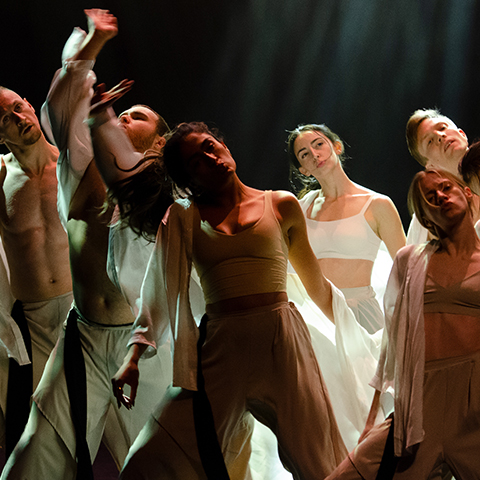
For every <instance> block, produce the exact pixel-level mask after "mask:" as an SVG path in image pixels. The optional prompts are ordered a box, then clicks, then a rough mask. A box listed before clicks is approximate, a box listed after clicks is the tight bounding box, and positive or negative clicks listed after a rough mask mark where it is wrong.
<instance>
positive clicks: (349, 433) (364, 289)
mask: <svg viewBox="0 0 480 480" xmlns="http://www.w3.org/2000/svg"><path fill="white" fill-rule="evenodd" d="M287 146H288V153H289V158H290V173H291V180H292V184H296V185H298V183H297V182H296V180H299V181H300V183H301V185H302V186H303V190H302V191H301V192H300V194H299V196H300V197H301V200H300V204H301V206H302V210H303V212H304V215H305V217H306V224H307V232H308V235H309V240H310V243H311V244H312V247H313V249H314V252H315V255H316V257H317V258H318V262H319V263H320V265H321V266H322V271H324V272H325V274H326V275H327V277H328V278H329V279H330V280H332V282H333V283H334V284H335V285H336V286H337V287H340V288H341V289H342V292H343V293H344V295H345V297H346V301H347V304H348V305H349V306H350V308H351V310H353V312H354V313H355V316H353V315H352V313H351V311H350V309H349V308H344V311H343V315H342V317H341V318H340V317H338V318H337V319H336V322H335V323H336V325H332V323H331V322H330V321H328V319H326V318H325V316H324V315H323V314H322V312H321V311H319V309H318V308H316V307H315V305H314V304H313V302H312V301H311V299H310V298H309V297H308V295H307V293H306V291H305V289H302V287H301V284H300V282H299V281H298V277H297V276H296V275H294V274H290V275H289V277H288V294H289V297H290V298H291V299H292V300H293V301H295V303H296V305H297V306H298V308H299V310H300V312H301V313H302V316H303V317H304V318H305V321H306V323H307V325H308V328H309V330H310V334H311V336H312V343H313V347H314V349H315V353H316V356H317V359H318V362H319V364H320V368H321V370H322V373H323V375H324V378H325V381H326V384H327V387H328V391H329V393H330V397H331V399H332V405H333V408H334V412H335V417H336V419H337V422H338V425H339V428H340V431H341V433H342V437H343V439H344V441H345V444H346V445H347V447H348V448H349V449H352V448H353V447H354V446H355V445H356V444H357V442H358V439H359V437H360V434H361V433H362V431H363V428H364V426H365V422H366V420H367V416H368V412H369V408H370V405H371V402H372V398H373V393H374V391H373V389H372V388H371V387H370V386H369V382H370V380H371V378H372V376H373V375H374V373H375V369H376V365H377V359H378V355H379V353H380V349H379V345H380V338H381V337H380V336H381V332H379V333H378V334H377V335H375V336H374V338H375V337H376V338H377V342H374V341H372V339H370V338H369V337H368V334H367V333H366V332H365V331H364V330H363V328H362V327H360V325H359V324H358V323H360V324H361V325H362V326H363V327H365V328H366V329H367V330H368V331H369V332H370V333H374V332H375V331H377V330H378V329H379V328H381V326H382V325H383V312H382V310H381V308H380V305H379V304H378V302H377V300H376V296H375V291H374V289H373V288H372V286H371V285H370V282H371V276H372V269H373V265H374V260H375V259H376V258H377V255H378V252H379V247H380V244H381V241H382V239H383V240H384V241H385V242H386V243H387V246H388V248H389V251H390V255H392V256H394V255H395V253H396V251H397V250H398V248H400V247H401V246H403V245H404V244H405V235H404V233H403V228H402V226H401V222H400V219H399V215H398V212H397V211H396V209H395V207H394V205H393V203H392V202H391V200H390V199H389V198H388V197H385V196H383V195H379V194H377V193H375V192H373V191H371V190H368V189H366V188H364V187H361V186H359V185H357V184H355V183H353V182H352V181H351V180H350V179H349V178H348V177H347V175H346V174H345V172H344V170H343V167H342V163H343V160H344V157H345V152H344V146H343V142H342V141H341V140H340V138H339V137H338V135H336V134H335V133H333V132H332V131H331V130H330V129H329V128H328V127H327V126H326V125H315V124H310V125H302V126H299V127H297V128H296V129H295V130H293V131H292V132H291V133H290V135H289V138H288V141H287ZM382 255H387V256H388V254H386V252H382ZM386 260H387V261H386V262H385V259H384V258H383V257H382V261H380V260H378V259H377V264H378V263H382V264H384V265H382V268H383V270H384V272H383V275H384V276H385V274H387V275H388V273H389V272H388V271H385V270H388V269H389V267H390V265H391V259H390V257H388V258H387V259H386ZM385 263H386V265H385ZM329 275H330V277H329ZM386 280H387V278H385V284H386ZM383 288H384V286H383ZM352 317H353V318H352ZM355 320H357V321H358V323H357V322H356V321H355ZM384 407H385V410H386V413H387V412H388V411H389V410H390V409H391V407H392V405H391V404H390V405H388V404H385V405H384ZM383 419H384V417H382V416H381V415H379V418H378V421H380V422H381V421H383Z"/></svg>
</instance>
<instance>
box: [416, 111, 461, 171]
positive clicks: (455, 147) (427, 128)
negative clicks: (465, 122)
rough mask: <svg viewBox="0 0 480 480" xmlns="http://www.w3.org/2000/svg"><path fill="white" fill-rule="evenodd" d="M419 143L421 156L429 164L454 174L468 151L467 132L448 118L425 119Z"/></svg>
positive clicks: (421, 126)
mask: <svg viewBox="0 0 480 480" xmlns="http://www.w3.org/2000/svg"><path fill="white" fill-rule="evenodd" d="M417 142H418V144H417V145H418V146H417V148H418V151H419V153H420V155H422V156H423V157H425V158H427V159H428V163H429V164H432V165H435V166H438V167H441V168H445V169H447V170H450V171H452V172H454V171H456V168H457V166H458V163H459V162H460V161H461V159H462V158H463V155H464V154H465V152H466V151H467V149H468V139H467V136H466V134H465V132H464V131H463V130H461V129H460V128H458V127H457V126H456V125H455V124H454V123H453V122H452V121H451V120H450V119H449V118H447V117H438V118H427V119H425V120H424V121H423V122H422V123H421V124H420V126H419V127H418V132H417Z"/></svg>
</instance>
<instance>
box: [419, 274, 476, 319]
mask: <svg viewBox="0 0 480 480" xmlns="http://www.w3.org/2000/svg"><path fill="white" fill-rule="evenodd" d="M479 292H480V271H478V272H475V273H473V274H471V275H469V276H468V277H467V278H464V279H463V280H462V281H460V282H457V283H455V284H454V285H450V286H448V287H442V286H441V285H439V284H438V283H436V282H435V280H433V278H431V276H430V275H429V274H428V273H427V278H426V281H425V293H424V306H423V311H424V312H425V313H452V314H457V315H469V316H472V317H480V295H479Z"/></svg>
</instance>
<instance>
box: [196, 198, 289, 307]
mask: <svg viewBox="0 0 480 480" xmlns="http://www.w3.org/2000/svg"><path fill="white" fill-rule="evenodd" d="M264 198H265V201H264V211H263V215H262V216H261V217H260V218H259V219H258V220H257V222H256V223H255V224H254V225H252V226H251V227H249V228H247V229H246V230H243V231H241V232H239V233H236V234H231V235H230V234H226V233H223V232H219V231H217V230H215V229H214V228H212V227H211V226H210V224H209V223H208V222H206V221H200V223H199V224H198V226H196V227H195V231H194V236H193V239H194V242H193V262H194V264H195V268H196V269H197V272H198V274H199V277H200V282H201V285H202V289H203V293H204V296H205V302H206V303H207V304H211V303H215V302H218V301H220V300H226V299H229V298H235V297H242V296H245V295H252V294H258V293H270V292H284V291H286V282H287V264H288V247H287V244H286V241H285V239H284V237H283V232H282V228H281V226H280V224H279V222H278V219H277V217H276V215H275V212H274V210H273V205H272V192H271V191H266V192H265V194H264ZM197 213H198V211H197Z"/></svg>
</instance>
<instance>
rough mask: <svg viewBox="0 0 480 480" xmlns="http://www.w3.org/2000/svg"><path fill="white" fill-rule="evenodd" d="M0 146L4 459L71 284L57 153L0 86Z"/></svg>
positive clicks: (28, 111)
mask: <svg viewBox="0 0 480 480" xmlns="http://www.w3.org/2000/svg"><path fill="white" fill-rule="evenodd" d="M0 143H2V144H4V145H5V146H6V147H7V148H8V150H9V151H10V153H8V154H6V155H0V161H1V167H0V187H1V191H2V201H1V202H0V234H1V240H2V243H3V246H4V248H5V254H6V260H7V262H8V267H6V268H5V266H4V265H3V261H2V265H1V267H2V269H1V273H2V295H1V301H2V305H1V311H2V312H3V314H2V318H3V319H4V320H3V321H2V323H3V325H5V327H3V328H2V335H1V338H2V342H3V343H4V344H5V345H6V347H7V349H8V350H7V349H6V348H5V347H4V346H3V344H0V377H1V378H2V382H0V384H1V387H0V390H1V392H0V445H2V446H5V443H6V454H7V456H8V455H9V454H10V453H11V451H12V450H13V448H14V447H15V445H16V443H17V441H18V439H19V438H20V435H21V433H22V431H23V429H24V427H25V424H26V422H27V419H28V412H29V410H30V397H31V395H32V391H33V390H32V387H33V388H35V387H36V385H37V384H38V382H39V380H40V377H41V375H42V372H43V369H44V366H45V363H46V362H47V359H48V356H49V354H50V352H51V350H52V349H53V347H54V346H55V342H56V341H57V339H58V334H59V331H60V329H61V324H62V322H63V320H64V319H65V316H66V314H67V312H68V310H69V308H70V306H71V304H72V292H71V290H72V281H71V278H70V269H69V263H68V241H67V235H66V234H65V231H64V230H63V228H62V225H61V223H60V219H59V218H58V213H57V178H56V175H55V168H56V161H57V157H58V150H57V148H56V147H55V146H53V145H51V144H50V143H48V141H47V140H46V138H45V137H44V135H43V133H42V130H41V128H40V123H39V121H38V118H37V116H36V114H35V110H34V108H33V107H32V106H31V105H30V103H29V102H28V101H27V100H26V99H25V98H22V97H20V96H19V95H18V94H17V93H15V92H14V91H12V90H9V89H8V88H5V87H0ZM7 271H9V280H10V281H9V282H8V277H7ZM12 307H13V308H12ZM10 312H12V316H13V319H14V321H13V320H12V319H11V317H10V316H9V313H10ZM15 322H16V323H15ZM22 336H23V338H22ZM9 356H11V357H12V358H11V359H10V360H9V358H8V357H9ZM14 359H15V360H14ZM30 360H31V362H32V364H30ZM17 362H18V363H17ZM20 365H23V366H20ZM9 372H10V373H9ZM7 379H8V381H7ZM7 389H8V393H7ZM5 416H6V419H5ZM5 421H6V442H5V437H4V434H5Z"/></svg>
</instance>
